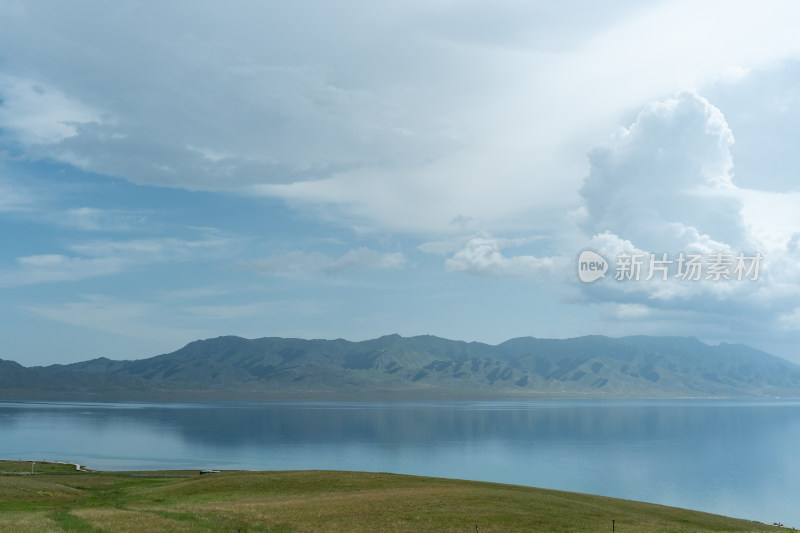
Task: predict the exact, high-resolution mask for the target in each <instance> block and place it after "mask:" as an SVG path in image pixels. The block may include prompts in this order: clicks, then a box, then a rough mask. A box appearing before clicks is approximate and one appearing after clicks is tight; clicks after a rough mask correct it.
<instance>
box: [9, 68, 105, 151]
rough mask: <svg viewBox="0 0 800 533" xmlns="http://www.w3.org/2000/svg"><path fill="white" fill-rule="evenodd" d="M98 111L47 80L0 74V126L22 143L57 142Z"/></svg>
mask: <svg viewBox="0 0 800 533" xmlns="http://www.w3.org/2000/svg"><path fill="white" fill-rule="evenodd" d="M99 121H100V113H98V112H97V111H96V110H94V109H92V108H91V107H89V106H87V105H84V104H82V103H80V102H78V101H76V100H74V99H72V98H70V97H68V96H67V95H65V94H64V93H63V92H62V91H61V90H60V89H58V88H56V87H52V86H50V85H49V84H47V83H41V82H37V81H34V80H31V79H22V78H15V77H11V76H7V75H5V76H4V75H0V128H2V129H4V130H7V131H8V132H9V133H11V134H12V135H13V136H14V138H15V139H16V140H17V141H19V142H21V143H22V144H24V145H28V146H31V145H45V144H58V143H60V142H61V141H63V140H64V139H68V138H70V137H75V136H76V135H78V127H79V126H81V125H84V124H88V123H91V122H99Z"/></svg>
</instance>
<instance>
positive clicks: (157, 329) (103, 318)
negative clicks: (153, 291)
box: [24, 294, 206, 345]
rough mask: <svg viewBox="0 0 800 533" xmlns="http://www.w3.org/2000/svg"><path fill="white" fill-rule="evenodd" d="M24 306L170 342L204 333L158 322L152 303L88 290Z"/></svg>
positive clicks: (62, 319) (50, 316) (67, 319)
mask: <svg viewBox="0 0 800 533" xmlns="http://www.w3.org/2000/svg"><path fill="white" fill-rule="evenodd" d="M24 308H25V309H26V310H27V311H30V312H33V313H35V314H37V315H39V316H42V317H44V318H47V319H49V320H54V321H57V322H62V323H65V324H71V325H73V326H80V327H84V328H88V329H94V330H99V331H106V332H109V333H114V334H116V335H122V336H124V337H130V338H136V339H142V338H146V339H148V340H150V341H158V342H161V343H168V344H170V345H175V344H179V343H185V342H186V341H187V340H189V339H197V338H201V337H203V336H204V334H205V333H206V332H204V331H203V330H200V329H190V328H180V327H176V326H175V325H174V324H169V325H167V324H163V323H158V319H157V318H155V317H157V316H159V311H160V310H159V309H158V307H157V306H154V305H152V304H147V303H136V302H120V301H117V300H114V299H111V298H108V297H106V296H102V295H91V294H90V295H84V296H83V299H82V301H78V302H70V303H59V304H41V305H27V306H25V307H24Z"/></svg>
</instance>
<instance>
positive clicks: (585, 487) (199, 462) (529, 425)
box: [0, 400, 800, 526]
mask: <svg viewBox="0 0 800 533" xmlns="http://www.w3.org/2000/svg"><path fill="white" fill-rule="evenodd" d="M799 443H800V401H794V400H786V401H784V400H775V401H766V400H765V401H723V400H541V401H519V402H419V403H416V402H414V403H372V402H370V403H362V402H359V403H328V402H324V403H303V402H296V403H295V402H293V403H266V404H258V403H214V404H139V403H119V404H102V403H63V402H60V403H44V402H15V403H10V402H5V403H2V402H0V458H2V459H29V460H61V461H70V462H77V463H80V464H82V465H86V466H88V467H89V468H93V469H99V470H131V469H136V470H142V469H200V468H215V469H250V470H285V469H335V470H364V471H378V472H396V473H404V474H418V475H427V476H439V477H451V478H461V479H474V480H485V481H497V482H502V483H515V484H520V485H529V486H536V487H544V488H551V489H562V490H569V491H577V492H585V493H593V494H601V495H606V496H615V497H620V498H628V499H635V500H642V501H649V502H655V503H661V504H664V505H674V506H679V507H686V508H690V509H698V510H703V511H708V512H714V513H720V514H725V515H729V516H735V517H739V518H748V519H753V520H760V521H763V522H768V523H772V522H782V523H783V524H786V525H793V526H800V505H798V504H797V502H798V499H800V450H798V444H799Z"/></svg>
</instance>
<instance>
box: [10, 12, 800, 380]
mask: <svg viewBox="0 0 800 533" xmlns="http://www.w3.org/2000/svg"><path fill="white" fill-rule="evenodd" d="M798 17H800V5H798V4H797V3H796V2H779V1H772V2H763V3H759V4H758V5H756V4H754V3H752V2H713V1H710V2H702V3H698V2H684V1H674V2H666V1H665V2H647V3H642V2H627V1H619V2H603V3H598V2H558V3H553V2H516V1H511V0H508V1H506V0H500V1H495V2H477V1H461V2H451V1H430V0H426V1H425V2H416V1H403V2H377V3H376V2H365V1H344V2H336V3H332V2H304V1H298V2H283V3H278V2H244V1H242V2H226V3H224V4H223V3H221V2H194V1H192V2H180V1H174V2H169V3H161V2H128V1H118V2H99V1H98V2H70V3H64V2H56V1H53V2H47V1H41V2H18V1H9V0H0V243H1V244H2V246H0V333H1V334H2V338H3V339H4V343H3V345H4V350H3V352H2V354H0V358H3V359H12V360H16V361H19V362H21V363H23V364H26V365H35V364H51V363H65V362H72V361H78V360H84V359H89V358H93V357H99V356H107V357H111V358H117V359H123V358H128V359H130V358H141V357H148V356H152V355H156V354H160V353H165V352H169V351H172V350H175V349H177V348H179V347H181V346H183V345H184V344H186V343H188V342H190V341H192V340H195V339H198V338H207V337H214V336H218V335H227V334H233V335H241V336H245V337H251V338H252V337H263V336H293V337H303V338H346V339H350V340H362V339H368V338H374V337H378V336H380V335H384V334H388V333H400V334H403V335H417V334H434V335H439V336H443V337H448V338H454V339H463V340H469V341H472V340H476V341H482V342H489V343H497V342H501V341H503V340H506V339H508V338H512V337H519V336H526V335H532V336H536V337H572V336H578V335H586V334H607V335H612V336H621V335H631V334H654V335H694V336H697V337H698V338H700V339H702V340H705V341H708V342H712V343H717V342H743V343H747V344H750V345H752V346H755V347H758V348H761V349H764V350H767V351H769V352H771V353H774V354H776V355H780V356H783V357H786V358H788V359H790V360H793V361H795V362H800V353H797V351H796V349H795V346H796V345H797V342H798V340H800V333H799V332H800V268H799V267H798V260H800V209H798V208H797V206H798V205H800V187H798V180H797V168H798V164H797V162H796V161H795V158H796V146H797V140H798V138H800V126H798V124H800V120H798V119H800V90H798V87H800V34H798V32H797V31H796V21H797V20H800V19H799V18H798ZM586 248H589V249H592V250H594V251H596V252H598V253H600V254H601V255H602V256H603V257H605V258H607V259H608V260H609V261H610V265H611V267H610V272H609V273H608V274H609V275H607V276H606V278H604V279H601V280H598V281H596V282H593V283H591V284H584V283H582V282H581V281H580V280H579V279H578V276H577V273H576V268H577V267H576V258H577V256H578V254H579V253H580V252H581V250H583V249H586ZM715 252H719V253H724V254H728V255H730V256H734V255H735V254H737V253H744V254H755V253H759V254H761V255H762V256H763V258H764V259H763V263H762V264H761V269H760V272H759V277H758V279H755V280H752V279H751V280H743V281H738V280H736V279H733V280H727V281H725V280H723V281H720V282H716V281H713V280H706V279H701V280H697V281H681V280H678V279H675V277H674V275H673V273H672V272H670V279H668V280H667V281H663V280H659V279H654V280H650V281H644V280H641V281H632V280H627V281H626V280H615V279H614V268H615V266H614V260H615V258H616V257H618V256H619V254H621V253H629V254H631V253H637V254H639V253H640V254H642V256H643V257H645V258H647V257H649V254H650V253H655V254H658V256H659V257H660V256H661V254H662V253H666V254H668V257H670V258H672V259H675V258H677V257H678V255H679V254H680V253H687V254H688V253H694V254H698V255H702V256H703V257H704V258H707V257H708V256H709V254H712V253H715ZM673 266H675V265H673Z"/></svg>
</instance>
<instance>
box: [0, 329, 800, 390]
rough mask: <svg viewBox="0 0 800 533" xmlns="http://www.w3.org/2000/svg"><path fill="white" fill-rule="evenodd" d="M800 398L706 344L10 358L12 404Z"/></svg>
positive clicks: (222, 342) (257, 346)
mask: <svg viewBox="0 0 800 533" xmlns="http://www.w3.org/2000/svg"><path fill="white" fill-rule="evenodd" d="M548 396H560V397H731V396H782V397H797V396H800V366H797V365H795V364H793V363H790V362H788V361H786V360H783V359H780V358H778V357H775V356H772V355H769V354H767V353H764V352H762V351H759V350H756V349H754V348H751V347H748V346H745V345H741V344H727V343H722V344H719V345H716V346H711V345H708V344H705V343H703V342H701V341H699V340H698V339H696V338H694V337H651V336H632V337H623V338H610V337H604V336H599V335H595V336H586V337H577V338H572V339H538V338H533V337H522V338H516V339H511V340H508V341H506V342H503V343H501V344H498V345H489V344H483V343H479V342H464V341H455V340H448V339H443V338H439V337H435V336H430V335H424V336H417V337H401V336H399V335H387V336H384V337H380V338H378V339H372V340H367V341H361V342H350V341H346V340H342V339H337V340H304V339H290V338H276V337H269V338H261V339H244V338H241V337H233V336H225V337H217V338H214V339H207V340H198V341H195V342H192V343H189V344H187V345H186V346H184V347H183V348H181V349H180V350H177V351H175V352H172V353H169V354H164V355H159V356H156V357H151V358H147V359H139V360H123V361H120V360H112V359H107V358H98V359H92V360H89V361H84V362H80V363H73V364H67V365H50V366H44V367H24V366H22V365H20V364H18V363H16V362H14V361H10V360H3V359H0V400H16V399H19V400H21V399H25V400H93V401H120V400H130V401H146V400H153V401H198V400H252V401H257V400H275V399H337V398H338V399H360V398H364V399H367V398H369V399H379V398H386V399H400V398H402V399H418V398H442V399H444V398H492V397H497V398H508V397H519V398H531V397H548Z"/></svg>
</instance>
